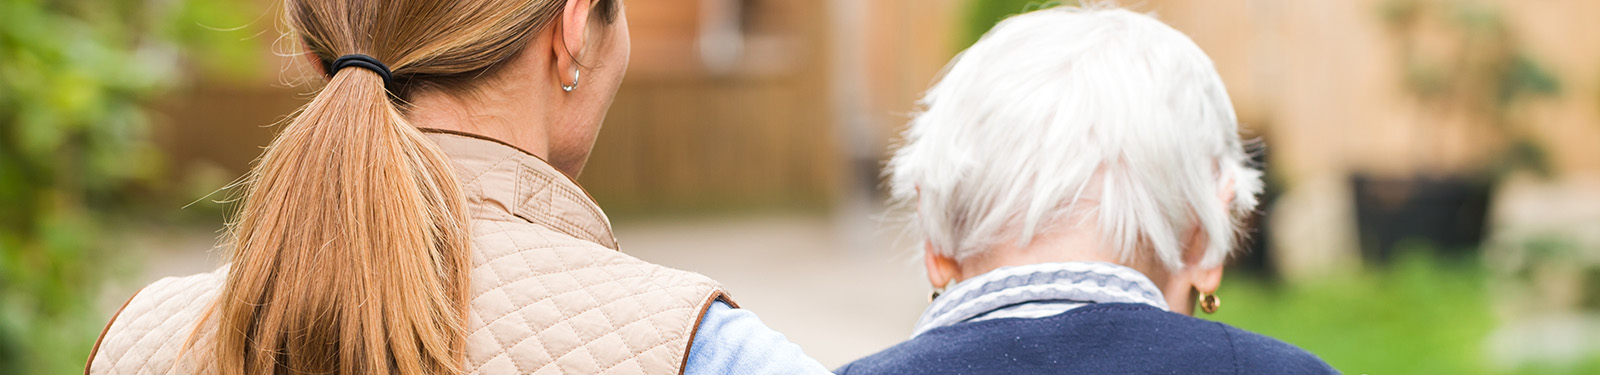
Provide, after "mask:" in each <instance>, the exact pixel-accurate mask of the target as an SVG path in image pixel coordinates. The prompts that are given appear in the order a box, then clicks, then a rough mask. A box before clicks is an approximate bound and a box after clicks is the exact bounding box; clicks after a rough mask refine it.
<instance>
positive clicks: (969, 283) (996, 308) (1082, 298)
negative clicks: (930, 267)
mask: <svg viewBox="0 0 1600 375" xmlns="http://www.w3.org/2000/svg"><path fill="white" fill-rule="evenodd" d="M947 290H948V292H947V293H945V294H944V295H941V296H939V298H938V299H935V300H934V301H933V303H932V304H930V305H929V306H928V309H927V310H925V311H923V312H922V318H921V319H919V320H918V321H917V327H916V330H915V331H913V333H912V335H911V336H912V337H916V336H917V335H921V334H922V333H923V332H927V331H928V330H931V329H934V328H939V327H944V326H950V325H954V324H957V323H964V322H976V321H983V320H990V319H1000V318H1043V317H1048V316H1054V315H1057V314H1061V313H1064V312H1067V311H1068V310H1072V309H1075V308H1078V307H1081V306H1084V305H1088V304H1093V303H1142V304H1146V305H1150V306H1155V307H1157V308H1160V309H1162V310H1167V302H1166V300H1165V299H1163V298H1162V295H1161V289H1160V288H1157V287H1156V285H1155V283H1153V282H1150V279H1149V278H1147V277H1145V276H1144V274H1142V273H1139V271H1135V270H1133V269H1132V268H1128V267H1124V266H1120V265H1116V264H1111V263H1102V262H1066V263H1041V264H1030V265H1025V266H1012V267H1002V268H999V269H995V270H994V271H989V272H988V273H985V274H982V275H978V277H974V278H971V279H968V280H965V281H962V282H960V283H958V284H956V285H954V286H951V287H949V288H947Z"/></svg>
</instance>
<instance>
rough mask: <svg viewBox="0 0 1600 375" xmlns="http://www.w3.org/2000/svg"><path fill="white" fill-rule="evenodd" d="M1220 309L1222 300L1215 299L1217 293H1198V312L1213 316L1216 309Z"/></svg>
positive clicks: (1219, 298)
mask: <svg viewBox="0 0 1600 375" xmlns="http://www.w3.org/2000/svg"><path fill="white" fill-rule="evenodd" d="M1220 307H1222V298H1221V297H1217V293H1214V292H1213V293H1206V292H1200V311H1204V312H1206V313H1207V314H1215V313H1216V312H1217V308H1220Z"/></svg>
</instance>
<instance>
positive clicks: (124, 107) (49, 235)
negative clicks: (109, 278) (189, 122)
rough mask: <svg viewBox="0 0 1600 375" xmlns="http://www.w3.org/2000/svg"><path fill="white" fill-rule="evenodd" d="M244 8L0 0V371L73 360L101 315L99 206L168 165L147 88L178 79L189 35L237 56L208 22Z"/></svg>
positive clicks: (60, 366) (120, 201)
mask: <svg viewBox="0 0 1600 375" xmlns="http://www.w3.org/2000/svg"><path fill="white" fill-rule="evenodd" d="M238 9H240V8H239V5H238V4H237V3H235V2H234V1H233V0H229V1H202V0H175V1H159V2H152V1H138V0H101V1H89V0H76V1H74V0H57V1H43V0H0V373H3V374H62V373H71V372H75V371H77V370H78V369H81V366H82V365H83V362H84V359H85V356H86V355H87V354H88V350H89V347H90V345H92V344H93V342H94V339H95V337H96V336H95V335H96V334H97V333H99V331H100V328H101V326H102V324H103V322H98V321H95V320H98V319H95V318H91V316H93V315H94V314H91V312H92V311H93V310H92V309H93V308H94V306H93V303H92V302H93V301H92V299H91V297H92V296H93V295H94V293H93V292H94V291H95V290H96V286H97V285H98V281H99V278H100V275H101V274H102V272H101V271H100V270H102V269H103V267H104V266H105V264H104V263H102V262H104V259H106V257H105V256H106V255H108V254H111V252H109V251H107V249H106V245H107V243H105V240H104V238H103V234H104V233H105V227H106V226H105V224H106V222H107V221H108V217H107V216H106V215H107V213H109V212H115V211H118V210H120V209H123V208H124V207H127V206H129V205H130V204H131V202H134V201H135V200H136V199H137V198H138V194H136V193H137V189H136V187H137V186H139V185H141V184H146V183H150V182H153V181H156V180H157V179H159V178H161V177H162V176H163V173H164V170H163V165H164V163H163V157H162V155H161V153H160V151H159V150H158V149H157V148H156V147H154V146H153V145H152V144H151V143H150V142H149V132H150V128H151V116H150V115H149V112H148V110H147V107H148V104H149V100H150V99H151V98H152V96H153V95H156V94H159V93H162V92H164V91H165V90H167V89H169V88H172V87H174V86H175V84H176V83H177V82H179V81H181V80H182V79H183V78H185V76H184V75H183V74H182V73H184V72H183V71H180V69H181V68H182V67H184V66H185V65H186V64H184V62H185V61H187V60H186V59H184V58H183V57H184V55H183V54H181V53H180V52H179V51H182V50H184V48H185V47H198V46H205V45H207V44H216V45H219V46H224V45H231V46H232V47H223V48H197V50H201V51H207V53H206V54H205V55H204V56H205V57H206V58H207V59H237V57H238V56H242V55H243V53H242V51H245V50H247V47H243V46H238V45H240V44H241V43H239V42H238V39H239V38H240V36H239V35H237V34H227V33H222V32H219V31H217V30H215V29H211V28H208V27H205V26H202V25H203V24H204V22H220V23H234V24H244V23H246V22H248V21H249V19H247V18H244V17H241V16H242V14H240V13H238ZM224 41H225V42H226V43H222V42H224ZM201 61H215V60H201ZM218 65H225V64H218Z"/></svg>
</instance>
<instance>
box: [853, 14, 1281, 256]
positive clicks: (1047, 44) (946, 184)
mask: <svg viewBox="0 0 1600 375" xmlns="http://www.w3.org/2000/svg"><path fill="white" fill-rule="evenodd" d="M945 69H946V70H945V73H944V76H943V78H941V79H940V80H939V81H938V82H937V83H935V84H934V85H933V87H932V88H930V89H929V90H928V92H927V94H926V96H925V97H924V98H923V99H922V101H921V105H922V107H923V110H922V111H921V112H920V113H918V114H916V115H915V116H914V118H913V119H912V120H911V123H910V125H909V127H908V128H907V129H906V131H905V133H904V135H903V136H904V139H903V142H904V143H903V144H902V146H901V147H899V148H898V149H897V150H896V151H895V152H894V156H893V158H892V159H891V160H890V161H889V163H888V166H887V169H886V171H885V173H886V174H887V175H888V176H889V185H890V189H891V193H892V194H893V195H894V198H895V199H896V200H898V201H900V202H902V203H904V204H906V205H908V206H909V205H915V206H916V207H917V214H916V216H915V217H914V218H913V219H912V221H913V223H912V227H913V229H915V230H918V231H920V232H921V233H922V235H923V236H924V237H925V238H926V239H927V240H928V241H929V242H930V243H931V245H932V246H933V248H934V251H935V252H937V253H938V254H941V255H944V256H948V257H952V258H955V259H957V260H965V259H967V258H969V257H971V256H973V255H976V254H979V253H982V252H984V251H987V250H989V249H992V248H994V247H995V246H996V245H999V244H1002V243H1003V242H1002V241H1015V243H1016V244H1017V245H1019V246H1020V245H1026V244H1027V243H1028V242H1029V241H1032V240H1033V239H1034V238H1035V236H1036V235H1037V234H1038V233H1040V232H1042V231H1047V230H1058V229H1068V230H1070V229H1072V228H1074V227H1086V228H1098V229H1099V231H1100V238H1101V239H1102V241H1104V242H1105V245H1106V248H1107V249H1110V250H1112V251H1114V252H1115V253H1114V254H1110V255H1113V256H1116V257H1118V259H1122V260H1123V261H1124V262H1127V261H1131V260H1133V259H1135V258H1139V257H1146V256H1149V254H1146V253H1147V252H1149V251H1154V253H1155V254H1154V255H1155V256H1156V257H1158V259H1159V260H1160V261H1161V263H1162V264H1163V265H1165V266H1166V267H1168V268H1169V269H1172V270H1177V269H1181V268H1183V266H1184V263H1183V262H1184V260H1183V247H1184V244H1183V243H1182V242H1183V241H1184V239H1185V237H1184V235H1185V234H1186V233H1185V231H1187V230H1188V229H1189V228H1192V227H1193V226H1194V225H1195V223H1196V222H1197V221H1198V224H1199V227H1200V229H1201V230H1202V231H1203V232H1204V233H1205V234H1206V235H1207V236H1208V237H1207V238H1208V239H1209V242H1208V243H1207V244H1206V245H1205V246H1206V249H1205V255H1204V257H1203V259H1202V260H1201V261H1200V266H1202V267H1214V266H1217V265H1220V264H1221V263H1222V262H1223V261H1225V260H1226V259H1227V257H1228V255H1229V253H1230V252H1231V251H1232V249H1233V248H1234V247H1235V245H1236V242H1237V239H1238V238H1239V237H1240V236H1241V233H1240V231H1241V229H1240V228H1241V226H1242V224H1241V221H1242V220H1243V218H1245V217H1246V216H1247V215H1248V214H1250V213H1251V212H1253V211H1254V210H1255V207H1256V204H1257V199H1256V195H1257V194H1259V193H1260V191H1261V172H1260V171H1259V170H1257V169H1255V168H1254V167H1252V166H1251V165H1250V160H1249V158H1248V157H1247V156H1246V154H1245V152H1244V149H1243V145H1242V144H1241V143H1242V142H1241V141H1240V139H1239V135H1238V124H1237V119H1236V116H1235V115H1234V112H1233V106H1232V103H1231V102H1230V100H1229V99H1228V93H1227V90H1226V89H1225V88H1224V87H1223V84H1222V79H1221V77H1219V76H1218V75H1217V72H1216V69H1215V68H1214V67H1213V66H1212V63H1211V60H1210V58H1208V57H1206V54H1205V52H1203V51H1201V50H1200V47H1199V46H1197V45H1195V44H1194V42H1193V41H1191V40H1190V39H1189V38H1188V37H1187V36H1185V35H1183V33H1181V32H1178V31H1177V30H1174V29H1173V28H1171V27H1169V26H1167V25H1166V24H1163V23H1161V21H1158V20H1156V19H1155V18H1154V17H1151V16H1148V15H1143V14H1138V13H1134V12H1130V11H1127V10H1123V9H1106V8H1103V7H1102V8H1078V7H1056V8H1050V9H1045V10H1039V11H1034V12H1031V13H1027V14H1022V15H1017V16H1013V17H1010V18H1008V19H1006V20H1004V21H1002V22H1000V24H999V25H997V26H995V27H994V29H992V30H990V31H989V32H988V33H987V34H985V35H984V36H983V38H981V39H979V40H978V42H977V44H974V45H973V46H972V47H971V48H969V49H967V50H966V51H965V52H962V53H961V55H959V56H957V57H956V59H955V60H954V61H952V62H951V65H949V66H947V67H946V68H945ZM1229 181H1231V183H1232V185H1231V186H1232V191H1229V192H1226V193H1227V194H1232V195H1233V199H1232V207H1222V205H1223V201H1222V199H1220V198H1221V197H1222V196H1223V194H1222V193H1223V192H1221V191H1220V190H1221V189H1224V188H1226V186H1228V183H1229ZM1090 225H1092V227H1087V226H1090Z"/></svg>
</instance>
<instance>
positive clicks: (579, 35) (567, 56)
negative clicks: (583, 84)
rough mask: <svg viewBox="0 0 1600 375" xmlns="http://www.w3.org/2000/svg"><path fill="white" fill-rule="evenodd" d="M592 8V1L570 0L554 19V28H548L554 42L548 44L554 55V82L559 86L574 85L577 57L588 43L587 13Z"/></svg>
mask: <svg viewBox="0 0 1600 375" xmlns="http://www.w3.org/2000/svg"><path fill="white" fill-rule="evenodd" d="M592 6H593V1H592V0H572V1H568V2H567V5H565V6H563V7H561V15H560V16H559V17H556V24H555V27H552V28H550V30H552V32H554V33H555V35H554V38H551V40H553V41H555V42H554V43H550V46H551V49H552V50H551V53H553V54H555V62H556V64H555V65H556V80H557V81H558V82H561V84H563V85H566V84H569V83H570V84H576V83H577V82H573V81H574V80H575V79H576V77H575V76H576V75H577V73H576V72H575V70H577V68H578V66H579V64H578V62H577V57H578V55H579V54H581V53H582V52H583V46H584V43H585V42H587V41H588V31H589V11H590V8H591V7H592Z"/></svg>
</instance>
